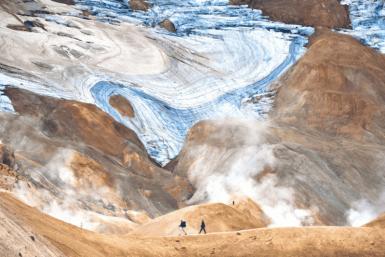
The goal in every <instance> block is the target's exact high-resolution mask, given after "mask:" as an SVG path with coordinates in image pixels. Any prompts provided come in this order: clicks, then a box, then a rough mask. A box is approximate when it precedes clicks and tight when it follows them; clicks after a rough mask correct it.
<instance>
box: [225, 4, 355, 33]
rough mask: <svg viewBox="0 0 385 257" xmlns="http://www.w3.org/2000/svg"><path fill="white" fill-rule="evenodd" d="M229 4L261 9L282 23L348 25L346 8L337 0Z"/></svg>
mask: <svg viewBox="0 0 385 257" xmlns="http://www.w3.org/2000/svg"><path fill="white" fill-rule="evenodd" d="M230 3H231V4H247V5H248V6H249V7H251V8H255V9H261V10H262V11H263V14H264V15H267V16H269V17H270V18H271V19H273V20H277V21H281V22H284V23H293V24H301V25H306V26H312V27H318V26H320V27H327V28H347V27H349V25H350V19H349V12H348V7H347V6H342V5H341V4H340V3H339V1H338V0H230Z"/></svg>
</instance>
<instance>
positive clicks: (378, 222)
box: [364, 214, 385, 228]
mask: <svg viewBox="0 0 385 257" xmlns="http://www.w3.org/2000/svg"><path fill="white" fill-rule="evenodd" d="M364 227H377V228H385V214H382V215H380V216H379V217H378V218H377V219H375V220H373V221H371V222H369V223H368V224H365V225H364Z"/></svg>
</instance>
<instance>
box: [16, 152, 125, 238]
mask: <svg viewBox="0 0 385 257" xmlns="http://www.w3.org/2000/svg"><path fill="white" fill-rule="evenodd" d="M74 154H75V152H74V151H73V150H70V149H60V150H59V151H58V152H57V153H56V154H55V155H54V156H53V157H52V158H51V160H50V161H49V162H48V163H47V164H46V165H45V166H44V167H40V168H37V169H33V170H30V171H29V175H30V176H31V179H32V181H34V182H35V183H36V184H38V185H39V186H38V187H35V186H33V185H31V184H28V183H27V182H25V181H19V182H18V184H17V185H16V186H15V188H14V189H13V193H14V195H15V196H16V197H18V198H19V199H20V200H22V201H23V202H25V203H27V204H28V205H30V206H33V207H37V208H38V209H40V210H41V211H42V212H44V213H46V214H48V215H50V216H53V217H55V218H57V219H60V220H63V221H65V222H67V223H70V224H73V225H75V226H78V227H82V228H85V229H89V230H94V231H100V228H104V227H105V226H104V225H103V224H101V223H109V222H110V223H116V222H117V221H119V222H120V223H121V224H125V225H127V226H132V222H131V221H129V220H128V219H123V218H119V217H112V216H109V215H104V213H103V212H105V209H103V207H101V205H102V206H107V205H109V204H110V200H111V201H112V202H114V201H118V200H119V199H118V200H117V198H118V197H116V192H114V191H113V190H111V188H109V187H107V186H100V185H95V184H93V183H92V182H93V180H92V178H90V176H88V177H87V175H84V176H85V177H76V176H75V174H74V171H73V170H72V168H71V161H72V159H73V156H74ZM84 203H87V205H88V206H92V208H91V209H90V208H89V207H85V206H84ZM118 211H119V210H116V212H118ZM123 215H124V213H123V214H122V216H123ZM101 232H103V231H101Z"/></svg>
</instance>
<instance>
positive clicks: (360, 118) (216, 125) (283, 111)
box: [172, 31, 385, 225]
mask: <svg viewBox="0 0 385 257" xmlns="http://www.w3.org/2000/svg"><path fill="white" fill-rule="evenodd" d="M274 87H275V88H278V91H277V94H276V99H275V102H274V107H273V110H272V112H271V113H270V120H271V122H270V124H269V126H268V127H267V128H266V129H264V131H263V134H264V135H263V140H261V142H256V145H258V144H260V145H262V144H269V145H271V147H272V148H273V153H274V157H275V159H276V161H275V162H274V165H273V166H274V167H270V168H269V169H267V170H263V168H262V169H261V173H260V175H259V176H258V177H257V178H254V179H255V182H256V185H263V183H261V182H260V181H261V179H262V178H263V177H268V176H270V177H271V176H274V177H276V178H277V183H276V184H277V185H278V186H283V187H285V188H291V189H293V190H294V193H295V194H294V198H295V205H296V206H299V207H301V208H305V209H307V208H308V209H309V210H310V211H311V213H312V216H313V219H314V223H315V224H328V225H345V224H346V212H347V211H348V210H349V209H350V208H351V206H352V204H353V203H354V202H355V201H358V200H362V199H367V200H369V201H370V202H372V203H374V204H376V203H377V202H378V201H380V199H379V198H380V195H381V193H382V192H383V191H384V188H385V172H384V170H385V163H384V161H383V160H384V158H385V147H384V145H385V125H384V124H385V57H384V56H383V55H381V54H380V53H378V52H376V51H375V50H373V49H370V48H368V47H365V46H363V45H362V44H360V43H359V42H358V41H357V40H355V39H353V38H351V37H349V36H344V35H339V34H336V33H332V32H325V31H323V32H319V33H317V35H315V38H313V39H312V44H311V46H310V48H309V51H308V52H307V53H306V54H305V55H304V57H303V58H301V59H300V61H299V62H298V63H297V64H296V65H294V66H293V67H292V68H291V69H290V70H289V71H288V72H286V73H285V74H284V75H283V76H282V77H281V78H280V79H279V81H278V82H277V83H276V84H275V86H274ZM257 125H258V124H254V125H252V124H251V125H250V124H249V125H247V126H243V125H242V124H238V123H236V122H235V123H233V124H232V123H231V122H229V121H227V122H220V121H218V122H201V123H198V124H196V125H195V126H194V127H193V128H192V129H191V130H190V133H189V135H188V137H187V140H186V144H185V147H184V149H183V150H182V152H181V154H180V155H179V157H178V158H177V160H175V161H174V162H173V165H172V166H174V168H173V170H174V172H176V173H177V174H179V175H181V176H186V177H191V176H192V177H194V174H192V173H194V172H195V170H194V169H193V168H192V167H193V165H196V164H197V163H210V164H211V163H213V162H214V161H216V163H217V164H218V166H217V167H216V168H215V170H216V171H218V170H219V171H220V170H222V169H223V170H226V167H225V165H228V162H227V161H226V159H220V158H225V157H223V156H227V155H229V153H232V154H231V155H232V156H233V155H234V154H237V153H240V152H241V151H242V149H244V148H245V147H249V146H250V145H251V144H253V142H252V138H253V137H255V135H257V134H258V133H259V132H258V129H257ZM250 126H255V127H254V128H250ZM248 127H249V128H248ZM245 135H246V136H245ZM248 137H249V140H248V139H247V138H248ZM199 147H206V151H205V153H206V155H205V156H202V155H199V156H198V155H197V154H196V153H197V149H199ZM207 147H209V149H207ZM236 148H238V150H236ZM218 151H220V152H221V154H220V156H213V155H212V153H215V152H218ZM234 151H235V152H234ZM221 156H222V157H221ZM205 158H206V159H205ZM202 159H203V160H202ZM217 159H219V160H218V161H217ZM222 166H223V167H222ZM206 167H207V165H206ZM202 169H205V166H202V167H200V168H199V167H198V170H202ZM206 175H207V174H206ZM195 176H196V174H195ZM193 186H194V187H196V186H197V185H196V184H194V183H193ZM275 193H276V192H274V191H272V195H274V194H275ZM254 200H255V201H256V202H257V203H258V204H259V205H260V206H261V207H262V209H263V208H264V206H263V204H262V203H261V202H259V201H258V199H254ZM265 212H266V211H265ZM266 214H267V215H269V214H268V213H266ZM311 223H313V222H311Z"/></svg>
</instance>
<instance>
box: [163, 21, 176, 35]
mask: <svg viewBox="0 0 385 257" xmlns="http://www.w3.org/2000/svg"><path fill="white" fill-rule="evenodd" d="M159 26H161V27H162V28H164V29H166V30H168V31H170V32H176V28H175V25H174V23H173V22H172V21H170V20H169V19H165V20H163V21H161V22H160V23H159Z"/></svg>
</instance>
